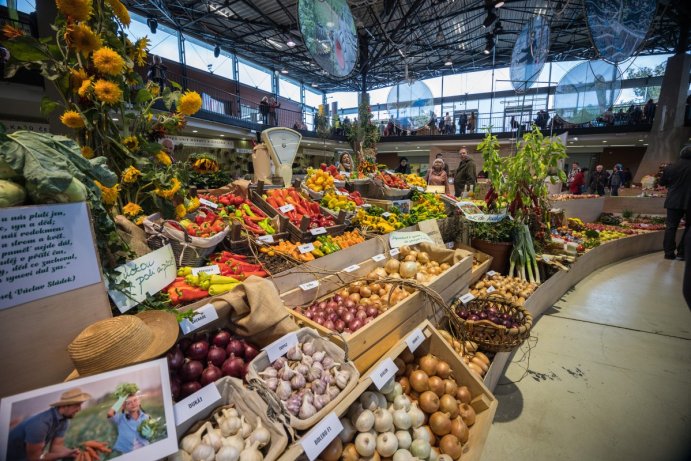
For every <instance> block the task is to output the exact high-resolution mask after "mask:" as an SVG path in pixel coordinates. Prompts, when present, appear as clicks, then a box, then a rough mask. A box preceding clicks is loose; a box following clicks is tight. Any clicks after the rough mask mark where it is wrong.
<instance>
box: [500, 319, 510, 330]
mask: <svg viewBox="0 0 691 461" xmlns="http://www.w3.org/2000/svg"><path fill="white" fill-rule="evenodd" d="M502 325H504V326H505V327H506V328H511V320H504V321H503V322H502Z"/></svg>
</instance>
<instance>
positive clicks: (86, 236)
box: [0, 202, 101, 309]
mask: <svg viewBox="0 0 691 461" xmlns="http://www.w3.org/2000/svg"><path fill="white" fill-rule="evenodd" d="M100 281H101V271H100V269H99V267H98V260H97V259H96V249H95V247H94V241H93V238H92V234H91V224H90V223H89V212H88V211H87V208H86V203H84V202H80V203H66V204H59V205H35V206H21V207H11V208H0V309H6V308H9V307H13V306H18V305H20V304H24V303H27V302H29V301H35V300H37V299H42V298H46V297H48V296H53V295H57V294H60V293H64V292H66V291H71V290H75V289H77V288H82V287H86V286H89V285H93V284H96V283H99V282H100Z"/></svg>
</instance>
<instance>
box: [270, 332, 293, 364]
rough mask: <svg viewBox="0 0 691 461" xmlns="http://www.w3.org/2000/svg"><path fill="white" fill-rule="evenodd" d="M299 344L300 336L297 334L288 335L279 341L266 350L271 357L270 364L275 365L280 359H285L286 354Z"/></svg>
mask: <svg viewBox="0 0 691 461" xmlns="http://www.w3.org/2000/svg"><path fill="white" fill-rule="evenodd" d="M297 343H298V335H296V334H295V333H288V334H287V335H285V336H283V337H281V338H279V339H277V340H276V341H274V342H272V343H271V344H269V345H268V346H266V347H265V348H264V350H265V351H266V355H268V356H269V362H271V363H273V362H275V361H276V359H278V358H279V357H283V356H284V355H286V353H287V352H288V351H289V350H290V349H291V348H293V347H295V345H296V344H297Z"/></svg>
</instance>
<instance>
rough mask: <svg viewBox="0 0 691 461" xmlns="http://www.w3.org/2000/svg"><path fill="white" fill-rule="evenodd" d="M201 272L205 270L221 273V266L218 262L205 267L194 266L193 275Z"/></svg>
mask: <svg viewBox="0 0 691 461" xmlns="http://www.w3.org/2000/svg"><path fill="white" fill-rule="evenodd" d="M201 272H204V273H205V274H212V275H213V274H220V273H221V268H220V267H218V266H217V265H216V264H213V265H211V266H204V267H193V268H192V275H199V274H200V273H201Z"/></svg>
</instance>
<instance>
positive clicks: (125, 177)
mask: <svg viewBox="0 0 691 461" xmlns="http://www.w3.org/2000/svg"><path fill="white" fill-rule="evenodd" d="M141 175H142V172H141V171H139V170H138V169H136V168H135V167H133V166H130V167H127V169H126V170H125V171H123V172H122V182H123V183H125V184H132V183H134V182H136V181H137V179H139V177H140V176H141Z"/></svg>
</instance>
